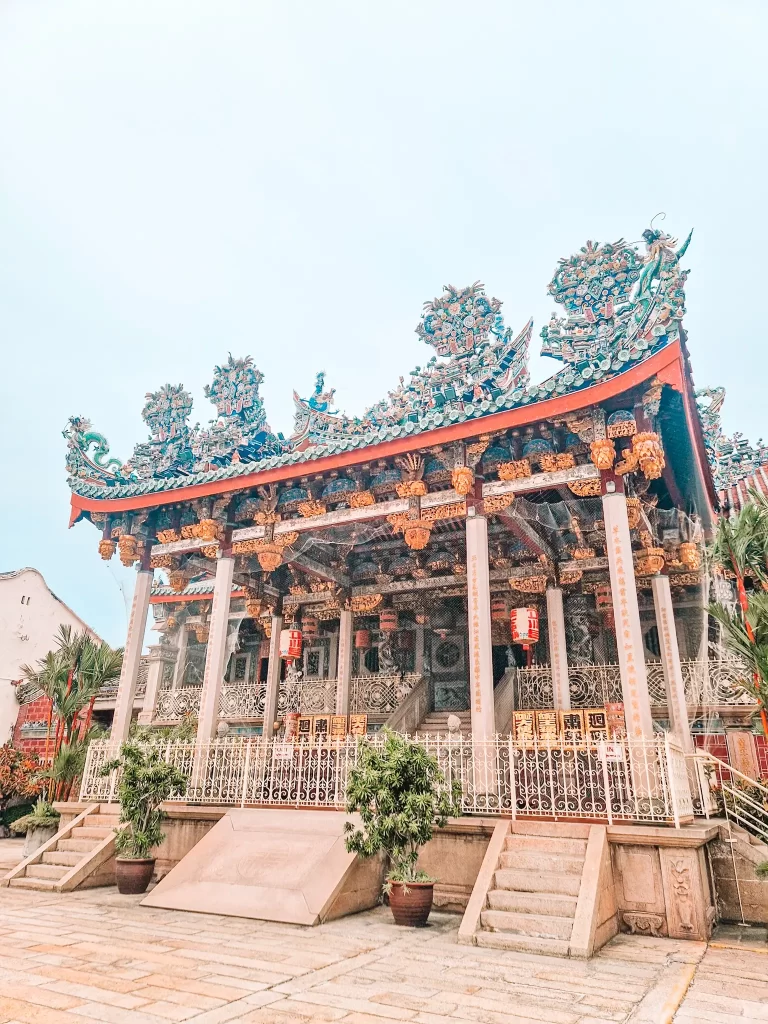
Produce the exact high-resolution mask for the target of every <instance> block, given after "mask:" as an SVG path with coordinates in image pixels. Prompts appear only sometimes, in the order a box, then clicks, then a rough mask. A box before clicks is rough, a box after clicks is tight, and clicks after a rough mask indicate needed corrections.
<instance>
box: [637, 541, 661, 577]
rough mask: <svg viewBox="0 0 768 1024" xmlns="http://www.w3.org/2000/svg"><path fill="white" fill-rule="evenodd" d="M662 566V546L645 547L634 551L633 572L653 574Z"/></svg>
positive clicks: (645, 574)
mask: <svg viewBox="0 0 768 1024" xmlns="http://www.w3.org/2000/svg"><path fill="white" fill-rule="evenodd" d="M663 568H664V548H656V547H647V548H643V549H642V550H640V551H637V552H635V573H636V574H637V575H638V576H655V575H656V573H659V572H661V570H662V569H663Z"/></svg>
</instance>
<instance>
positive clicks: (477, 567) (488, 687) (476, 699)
mask: <svg viewBox="0 0 768 1024" xmlns="http://www.w3.org/2000/svg"><path fill="white" fill-rule="evenodd" d="M467 603H468V607H469V690H470V707H471V712H472V717H471V720H472V738H473V740H483V739H491V738H492V737H493V736H494V734H495V732H496V721H495V714H494V705H493V654H492V650H491V588H490V574H489V568H488V521H487V519H486V518H485V517H484V516H481V515H478V514H477V512H476V510H475V509H474V508H473V507H470V508H469V509H467Z"/></svg>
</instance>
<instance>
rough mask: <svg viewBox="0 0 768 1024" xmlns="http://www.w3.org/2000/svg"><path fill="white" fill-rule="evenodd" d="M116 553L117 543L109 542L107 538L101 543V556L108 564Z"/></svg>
mask: <svg viewBox="0 0 768 1024" xmlns="http://www.w3.org/2000/svg"><path fill="white" fill-rule="evenodd" d="M114 553H115V542H114V541H113V540H107V539H106V538H105V539H104V540H100V541H99V554H100V555H101V557H102V558H103V559H104V561H105V562H108V561H109V560H110V558H111V557H112V555H114Z"/></svg>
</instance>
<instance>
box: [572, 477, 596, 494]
mask: <svg viewBox="0 0 768 1024" xmlns="http://www.w3.org/2000/svg"><path fill="white" fill-rule="evenodd" d="M568 490H569V491H572V492H573V494H575V495H577V497H579V498H599V497H600V481H599V480H572V481H570V482H569V484H568Z"/></svg>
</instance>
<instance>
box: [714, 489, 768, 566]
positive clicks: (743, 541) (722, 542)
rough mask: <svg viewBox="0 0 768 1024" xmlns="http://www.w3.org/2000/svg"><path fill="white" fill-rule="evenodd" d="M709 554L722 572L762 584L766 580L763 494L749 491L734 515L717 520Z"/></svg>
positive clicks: (767, 506) (767, 508)
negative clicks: (744, 502) (749, 577)
mask: <svg viewBox="0 0 768 1024" xmlns="http://www.w3.org/2000/svg"><path fill="white" fill-rule="evenodd" d="M710 555H711V557H712V559H713V560H714V561H715V562H716V563H717V564H718V565H719V566H720V567H721V568H723V569H727V570H729V571H732V572H737V573H739V575H741V576H752V577H754V578H756V579H758V580H759V581H760V582H761V583H762V582H766V581H768V568H767V567H766V566H767V564H768V501H766V499H765V496H764V495H762V494H760V493H758V492H756V491H750V501H749V502H748V503H747V504H746V505H744V507H743V508H742V509H741V511H740V512H739V513H738V514H737V515H735V516H733V517H730V518H729V517H728V516H721V517H720V518H719V519H718V521H717V530H716V532H715V539H714V541H713V543H712V547H711V549H710Z"/></svg>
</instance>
